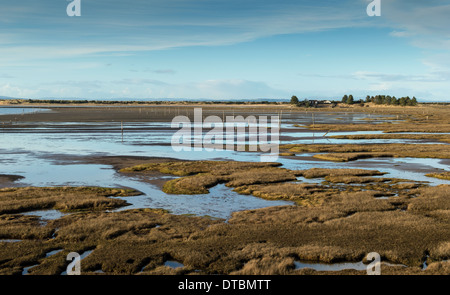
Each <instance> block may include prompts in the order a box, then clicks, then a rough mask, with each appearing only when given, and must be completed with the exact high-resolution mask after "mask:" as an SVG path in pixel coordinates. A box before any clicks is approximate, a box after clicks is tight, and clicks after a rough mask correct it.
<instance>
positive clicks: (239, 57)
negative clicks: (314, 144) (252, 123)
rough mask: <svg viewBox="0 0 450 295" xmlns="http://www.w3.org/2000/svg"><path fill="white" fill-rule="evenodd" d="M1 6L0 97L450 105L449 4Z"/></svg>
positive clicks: (98, 0)
mask: <svg viewBox="0 0 450 295" xmlns="http://www.w3.org/2000/svg"><path fill="white" fill-rule="evenodd" d="M370 2H371V1H369V0H323V1H317V0H305V1H303V0H296V1H294V0H278V1H275V0H270V1H265V0H259V1H255V0H245V1H243V0H240V1H237V0H192V1H191V0H127V1H125V0H120V1H118V0H81V16H80V17H69V16H68V15H67V14H66V7H67V5H68V4H69V3H70V1H67V0H40V1H35V0H20V1H13V0H3V1H2V2H1V3H0V96H8V97H23V98H86V99H118V98H136V99H143V98H186V99H200V98H205V99H220V100H223V99H258V98H282V99H283V98H285V99H289V98H290V96H291V95H297V96H298V97H301V98H306V97H311V98H327V99H328V98H330V99H339V98H341V97H342V95H344V94H350V93H351V94H353V95H354V96H356V97H362V98H363V97H365V96H366V95H367V94H370V95H376V94H389V95H395V96H406V95H409V96H416V97H417V98H418V99H419V101H450V98H449V93H450V83H449V82H450V81H449V80H450V17H449V16H450V3H449V2H448V1H444V0H428V1H422V0H381V13H382V15H381V16H380V17H369V16H368V15H367V13H366V7H367V5H368V4H369V3H370Z"/></svg>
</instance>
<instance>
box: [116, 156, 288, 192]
mask: <svg viewBox="0 0 450 295" xmlns="http://www.w3.org/2000/svg"><path fill="white" fill-rule="evenodd" d="M280 165H281V164H279V163H252V162H234V161H219V162H215V161H199V162H168V163H161V164H158V163H151V164H145V165H138V166H133V167H129V168H124V169H122V170H120V171H121V172H122V173H144V174H145V173H146V172H147V171H158V172H160V173H165V174H172V175H177V176H183V177H181V178H177V179H172V180H169V181H167V182H165V183H164V185H163V191H164V192H165V193H168V194H207V193H209V190H208V188H210V187H213V186H215V185H217V184H219V183H225V185H226V186H229V187H238V186H242V185H251V184H263V183H275V182H286V181H293V180H296V177H295V175H294V173H293V172H292V171H290V170H288V169H284V168H279V167H277V166H280Z"/></svg>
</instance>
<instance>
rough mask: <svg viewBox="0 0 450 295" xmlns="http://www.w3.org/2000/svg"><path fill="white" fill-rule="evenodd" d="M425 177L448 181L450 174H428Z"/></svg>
mask: <svg viewBox="0 0 450 295" xmlns="http://www.w3.org/2000/svg"><path fill="white" fill-rule="evenodd" d="M425 176H427V177H435V178H439V179H446V180H450V172H442V173H429V174H425Z"/></svg>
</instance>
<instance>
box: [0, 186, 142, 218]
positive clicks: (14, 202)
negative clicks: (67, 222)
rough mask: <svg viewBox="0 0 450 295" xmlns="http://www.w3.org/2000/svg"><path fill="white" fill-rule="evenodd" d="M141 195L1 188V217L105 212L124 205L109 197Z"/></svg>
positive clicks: (104, 190) (118, 191)
mask: <svg viewBox="0 0 450 295" xmlns="http://www.w3.org/2000/svg"><path fill="white" fill-rule="evenodd" d="M137 194H140V193H139V192H137V191H135V190H132V189H113V188H97V187H77V188H73V187H42V188H37V187H25V188H5V189H0V214H11V213H21V212H27V211H33V210H43V209H56V210H60V211H73V210H83V209H89V210H105V209H111V208H117V207H121V206H125V205H126V204H127V202H126V201H124V200H120V199H112V198H108V197H110V196H132V195H137Z"/></svg>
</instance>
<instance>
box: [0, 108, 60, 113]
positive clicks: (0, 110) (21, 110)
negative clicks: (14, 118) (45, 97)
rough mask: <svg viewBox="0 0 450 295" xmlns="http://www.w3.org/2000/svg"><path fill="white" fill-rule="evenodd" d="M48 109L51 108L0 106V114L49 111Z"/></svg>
mask: <svg viewBox="0 0 450 295" xmlns="http://www.w3.org/2000/svg"><path fill="white" fill-rule="evenodd" d="M50 111H51V110H49V109H38V108H21V107H11V108H0V115H20V114H29V113H36V112H50Z"/></svg>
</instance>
